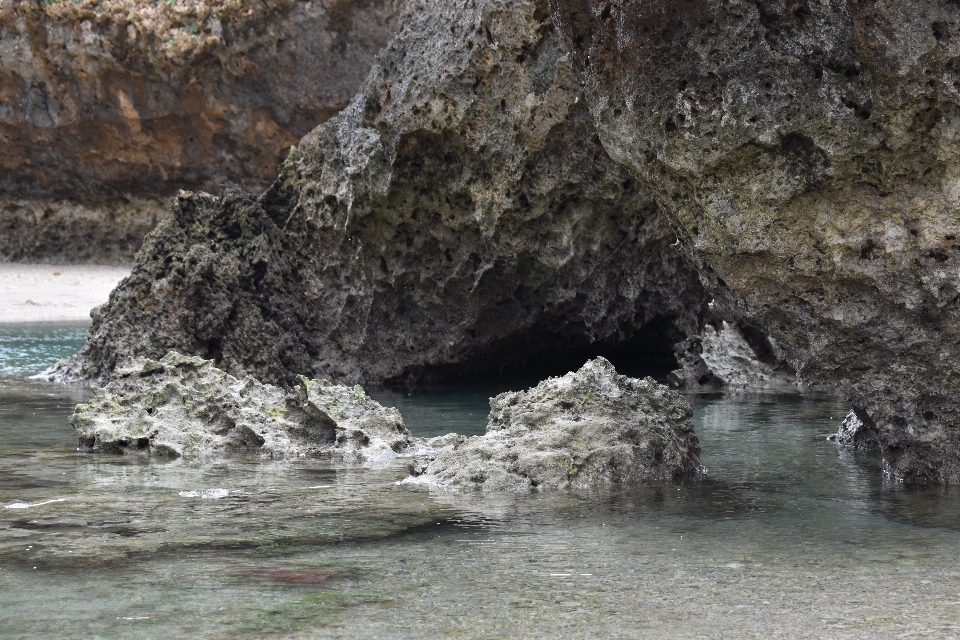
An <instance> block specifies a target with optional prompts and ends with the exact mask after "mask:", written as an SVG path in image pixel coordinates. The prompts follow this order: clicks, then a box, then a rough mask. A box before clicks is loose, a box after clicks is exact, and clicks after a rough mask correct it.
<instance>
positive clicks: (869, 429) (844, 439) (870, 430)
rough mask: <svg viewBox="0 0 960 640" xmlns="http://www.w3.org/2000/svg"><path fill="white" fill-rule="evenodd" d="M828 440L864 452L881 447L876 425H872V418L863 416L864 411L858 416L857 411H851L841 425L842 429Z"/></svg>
mask: <svg viewBox="0 0 960 640" xmlns="http://www.w3.org/2000/svg"><path fill="white" fill-rule="evenodd" d="M827 440H830V441H831V442H836V443H837V444H839V445H841V446H844V447H853V448H854V449H862V450H864V451H871V450H875V449H876V448H877V447H878V446H879V443H878V442H877V428H876V425H874V424H872V422H871V421H870V418H869V417H867V416H865V415H863V412H862V411H861V412H860V415H857V410H856V409H851V410H850V412H849V413H847V415H846V417H845V418H844V419H843V422H841V423H840V428H839V429H838V430H837V432H836V433H835V434H833V435H832V436H829V437H828V438H827Z"/></svg>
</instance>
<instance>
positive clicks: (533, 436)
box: [404, 358, 702, 491]
mask: <svg viewBox="0 0 960 640" xmlns="http://www.w3.org/2000/svg"><path fill="white" fill-rule="evenodd" d="M692 415H693V411H692V410H691V409H690V405H689V404H688V403H687V401H686V400H685V399H684V398H683V397H682V396H680V395H678V394H677V393H675V392H673V391H671V390H670V389H668V388H667V387H665V386H663V385H660V384H658V383H657V382H655V381H654V380H653V379H652V378H645V379H643V380H637V379H634V378H628V377H626V376H622V375H619V374H618V373H617V372H616V370H615V369H614V367H613V365H612V364H610V362H608V361H607V360H605V359H604V358H597V359H595V360H592V361H589V362H587V363H586V364H585V365H583V367H581V368H580V370H579V371H576V372H571V373H568V374H566V375H565V376H562V377H559V378H549V379H547V380H545V381H543V382H541V383H540V384H539V385H537V386H536V387H534V388H532V389H529V390H527V391H520V392H508V393H502V394H500V395H499V396H497V397H495V398H491V400H490V417H489V422H488V425H487V433H486V435H483V436H474V437H472V438H463V437H457V436H445V437H444V438H445V439H446V440H444V439H434V440H433V441H431V442H429V443H428V444H430V445H432V446H433V447H435V448H437V449H438V450H439V453H437V454H435V455H434V456H432V459H431V457H427V458H422V459H419V460H418V462H417V463H415V465H414V468H413V471H412V475H411V476H410V477H409V478H407V479H406V480H404V482H406V483H409V484H428V485H434V486H438V487H441V488H444V489H448V490H454V491H465V490H466V491H469V490H474V489H480V490H512V491H528V490H531V489H537V490H549V489H565V488H587V487H596V486H604V485H607V486H610V485H614V486H627V485H636V484H641V483H644V482H648V481H662V480H679V479H683V478H693V477H697V476H699V475H700V474H701V473H702V468H701V466H700V443H699V441H698V440H697V436H696V435H695V434H694V431H693V424H692V422H691V420H690V419H691V417H692Z"/></svg>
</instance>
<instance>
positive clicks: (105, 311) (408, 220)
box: [59, 0, 706, 385]
mask: <svg viewBox="0 0 960 640" xmlns="http://www.w3.org/2000/svg"><path fill="white" fill-rule="evenodd" d="M400 23H401V25H402V27H401V30H400V33H399V34H398V35H397V37H396V38H395V39H394V40H393V42H392V43H391V44H390V45H388V46H387V47H386V49H385V50H384V51H383V52H382V53H381V55H380V56H379V59H378V62H377V63H376V65H375V66H374V68H373V70H372V71H371V73H370V75H369V76H368V79H367V81H366V84H365V85H364V86H363V88H362V89H361V90H360V92H359V94H358V95H357V97H356V98H355V99H354V101H353V102H352V103H351V105H350V106H349V107H347V108H346V109H345V110H344V111H343V112H341V113H340V114H339V115H337V116H336V117H335V118H333V119H332V120H330V121H329V122H327V123H325V124H324V125H322V126H320V127H318V128H317V129H315V130H314V131H313V132H311V133H310V134H308V135H307V136H306V137H304V139H303V140H302V141H301V142H300V144H299V145H298V147H297V148H296V149H294V150H293V151H292V152H291V154H290V156H289V158H288V159H287V160H286V162H285V163H284V164H283V166H282V169H281V172H280V177H279V178H278V180H277V182H276V183H275V185H274V186H273V187H272V188H271V189H270V190H269V191H268V192H267V193H266V194H264V195H263V196H262V197H260V198H255V197H253V196H249V195H244V194H242V193H240V192H237V191H226V192H223V193H221V194H220V196H211V195H207V194H202V193H187V192H183V193H181V194H180V196H179V197H178V198H177V200H176V202H175V203H174V204H173V206H172V208H171V214H170V216H169V217H168V218H167V220H165V221H164V222H163V223H161V225H160V226H159V227H158V228H157V229H156V230H155V231H154V232H153V233H152V234H151V235H150V236H149V237H148V238H147V239H146V240H145V242H144V245H143V248H142V249H141V251H140V253H139V254H138V256H137V257H136V264H135V266H134V270H133V273H132V275H131V277H130V278H129V279H128V280H127V281H126V282H124V283H123V284H122V285H121V286H120V287H119V288H118V289H117V290H116V291H115V293H114V294H113V296H112V297H111V300H110V302H109V303H107V304H106V305H105V306H104V307H101V308H100V309H99V311H98V312H97V313H96V316H95V318H94V322H93V327H92V328H91V334H90V339H89V341H88V343H87V345H86V347H85V348H84V349H83V351H82V352H81V353H80V354H78V355H77V356H76V357H75V358H74V359H72V360H71V361H70V362H66V363H64V364H63V365H61V367H60V371H59V372H60V374H61V375H66V376H67V377H72V378H85V379H91V378H92V379H97V378H101V377H108V376H110V375H111V373H112V371H113V370H114V368H115V367H116V366H117V365H118V364H119V363H121V362H122V361H123V360H124V359H125V358H127V357H130V356H140V357H151V358H158V357H161V356H162V355H163V354H165V353H166V352H167V350H168V349H171V348H176V349H178V350H179V351H181V352H184V353H191V354H195V355H198V356H201V357H205V358H210V359H214V360H215V361H216V362H217V365H218V366H219V367H221V368H222V369H224V370H225V371H227V372H229V373H231V374H233V375H237V376H241V375H243V374H246V373H251V374H253V375H255V376H257V378H258V379H260V380H263V381H265V382H270V383H281V384H286V385H289V384H292V383H293V382H294V380H295V378H296V375H297V374H305V375H309V376H311V377H323V378H329V379H331V380H334V381H338V382H350V383H354V382H364V383H380V382H382V381H384V380H387V379H394V380H398V379H399V380H405V381H414V382H415V381H417V380H422V379H423V378H425V377H429V376H431V375H446V374H449V373H451V372H452V373H454V374H464V373H468V372H471V373H472V372H477V371H478V370H491V369H496V368H498V367H502V366H504V365H505V364H511V363H515V362H517V361H522V360H523V359H524V358H527V357H533V356H535V355H538V354H543V353H555V352H559V351H561V350H564V349H571V350H573V349H580V348H587V347H589V345H591V344H592V343H595V342H597V341H605V342H606V343H608V344H611V343H621V342H625V341H628V340H631V339H632V338H634V337H635V336H637V335H638V334H642V333H643V332H644V331H645V330H646V329H648V328H651V327H656V328H657V329H656V330H657V331H658V334H657V337H658V338H660V340H659V341H658V345H663V344H668V343H669V342H671V341H674V340H677V339H680V338H682V337H685V336H686V335H690V334H692V333H696V332H697V330H698V329H699V315H700V314H701V313H702V310H703V308H704V307H705V303H706V296H705V294H704V291H703V288H702V287H701V285H700V283H699V280H698V277H697V275H696V272H695V271H694V269H693V268H692V267H690V266H689V265H688V264H686V262H685V260H684V259H683V258H682V256H681V255H680V253H679V252H678V250H677V248H676V247H671V245H672V244H673V241H674V234H673V231H672V229H671V228H670V226H669V224H668V223H667V221H666V219H665V218H664V217H663V216H662V214H661V213H660V211H659V209H658V208H657V207H656V206H655V205H654V203H653V201H652V200H651V199H650V198H649V197H648V196H647V194H646V193H645V192H644V191H643V190H642V189H640V188H639V187H638V185H637V183H636V181H635V180H634V179H633V178H631V176H630V175H629V173H628V171H627V170H626V169H624V168H623V167H620V166H618V165H617V164H616V163H614V162H613V161H612V160H611V159H610V157H609V156H608V155H607V154H606V152H605V151H604V150H603V147H602V145H601V144H600V141H599V139H598V138H597V135H596V131H595V130H594V127H593V123H592V119H591V117H590V113H589V111H588V110H587V108H586V106H585V103H584V100H583V97H582V92H581V87H580V82H579V80H578V79H577V77H576V75H575V73H574V71H573V69H572V67H571V65H570V63H569V60H568V59H567V55H566V54H565V52H564V51H563V50H562V48H561V46H560V42H559V38H558V36H557V34H556V33H555V31H554V28H553V25H552V23H551V22H550V19H549V15H548V13H547V10H546V2H545V0H520V1H517V2H509V3H507V2H503V3H501V2H496V1H494V0H481V1H479V2H476V3H471V4H469V5H464V4H462V3H460V2H455V1H452V0H442V1H438V2H431V3H411V4H410V6H409V7H408V8H407V10H406V11H405V12H404V13H403V15H402V19H401V21H400ZM441 367H442V368H443V369H442V370H439V372H438V368H441Z"/></svg>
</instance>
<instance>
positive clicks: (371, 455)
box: [70, 352, 412, 462]
mask: <svg viewBox="0 0 960 640" xmlns="http://www.w3.org/2000/svg"><path fill="white" fill-rule="evenodd" d="M94 391H95V394H96V397H95V398H94V399H93V400H91V401H90V402H88V403H86V404H80V405H77V408H76V411H75V412H74V414H73V415H72V416H71V417H70V424H72V425H73V427H74V429H76V431H77V437H78V440H79V448H80V449H81V450H85V451H94V452H108V453H109V452H112V453H144V454H149V455H158V456H171V457H185V458H197V457H204V456H210V455H214V456H216V455H222V454H224V453H226V452H229V451H252V452H256V453H260V454H263V455H269V456H302V455H325V456H333V457H336V458H339V459H343V460H348V461H349V460H355V461H367V462H372V461H378V460H388V459H391V458H394V457H396V455H397V453H399V452H402V451H404V450H405V449H406V448H407V447H408V446H409V445H410V444H411V442H412V438H411V436H410V432H409V431H407V429H406V427H404V425H403V419H402V418H401V417H400V414H399V413H398V412H397V410H396V409H386V408H384V407H382V406H380V405H379V404H378V403H377V402H375V401H374V400H372V399H370V398H369V397H367V395H366V394H365V393H364V392H363V390H362V389H360V387H352V388H351V387H345V386H341V385H333V384H330V383H328V382H324V381H319V380H308V379H306V378H300V380H299V382H298V384H297V386H296V387H295V388H294V389H293V391H292V392H290V393H289V394H288V393H287V392H285V391H284V390H283V389H280V388H278V387H274V386H272V385H269V384H261V383H259V382H258V381H257V380H255V379H254V378H252V377H250V376H247V377H245V378H243V379H237V378H234V377H233V376H231V375H229V374H227V373H224V372H223V371H221V370H219V369H217V368H216V367H214V365H213V363H212V362H210V361H209V360H203V359H201V358H197V357H192V356H183V355H181V354H179V353H176V352H170V353H169V354H167V355H166V356H165V357H164V358H163V359H162V360H160V361H155V360H147V359H140V360H131V361H128V362H127V363H125V364H124V366H123V367H121V369H120V370H119V371H118V372H117V375H116V376H115V377H114V379H113V380H112V381H111V382H110V384H108V385H106V386H105V387H103V388H99V387H98V388H96V389H95V390H94Z"/></svg>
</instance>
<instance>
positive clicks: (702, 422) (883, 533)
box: [0, 326, 960, 638]
mask: <svg viewBox="0 0 960 640" xmlns="http://www.w3.org/2000/svg"><path fill="white" fill-rule="evenodd" d="M84 331H85V329H84V327H82V326H33V327H13V328H5V329H0V637H2V638H54V637H56V638H61V637H70V638H98V637H99V638H126V637H130V638H157V637H167V638H180V637H190V638H647V637H650V638H659V637H664V638H675V637H718V638H719V637H725V638H740V637H763V638H769V637H784V638H788V637H789V638H795V637H828V638H847V637H851V638H876V637H889V638H901V637H917V636H920V637H958V636H960V493H958V492H957V491H956V490H954V489H937V488H913V487H911V488H904V487H900V486H897V485H892V484H889V483H887V482H885V481H884V478H883V476H882V474H881V471H880V467H879V464H878V461H877V460H876V459H874V458H871V457H869V456H863V455H860V454H856V453H853V452H849V451H843V450H838V449H837V447H836V446H834V445H833V444H831V443H829V442H827V441H826V440H825V436H826V435H827V434H828V433H830V432H832V431H835V430H836V428H837V425H838V424H839V420H840V419H841V418H842V416H843V415H844V414H845V413H846V410H847V407H846V405H845V404H844V403H843V402H840V401H838V400H836V399H832V398H829V397H824V396H816V395H799V394H792V395H790V394H788V395H729V396H710V397H691V402H692V404H693V405H694V408H695V413H696V417H695V421H696V427H697V433H698V435H699V436H700V440H701V443H702V445H703V460H704V463H705V464H706V466H707V467H708V469H709V474H708V477H707V479H706V480H704V481H702V482H696V483H689V484H682V485H670V484H666V485H660V486H651V487H647V488H644V489H641V490H633V491H610V490H602V491H601V490H598V491H593V492H577V493H566V492H565V493H552V494H549V493H541V494H524V495H515V494H509V495H501V494H492V495H467V496H463V495H459V496H458V495H448V494H445V493H442V492H437V491H432V492H431V491H429V490H424V489H420V488H415V487H408V486H397V485H396V484H394V482H395V481H396V480H397V479H399V478H402V477H403V476H404V475H405V469H404V462H403V461H402V460H401V461H398V462H397V463H396V464H395V465H393V466H391V467H388V468H385V469H366V468H363V467H359V466H349V465H343V464H340V465H337V464H331V463H328V462H323V461H318V460H293V461H266V460H259V459H257V458H253V457H247V456H242V455H238V456H234V457H231V458H228V459H226V460H221V461H216V462H208V463H183V462H176V461H175V462H160V461H151V460H143V459H135V458H130V457H122V456H109V455H91V454H81V453H78V452H76V451H75V444H76V443H75V439H74V435H73V432H72V429H71V428H70V426H69V424H68V422H67V418H68V416H69V414H70V413H71V411H72V408H73V405H74V404H75V403H77V402H80V401H82V400H84V399H85V398H86V397H88V396H89V390H87V389H84V388H79V387H67V386H56V385H51V384H47V383H39V382H32V381H28V380H25V378H26V376H28V375H30V374H32V373H36V372H39V371H40V370H42V369H43V368H45V367H46V366H48V365H49V364H51V363H52V362H53V361H54V360H56V359H57V358H58V357H61V356H63V355H67V354H69V353H72V352H73V351H75V350H76V349H77V348H78V347H79V346H80V345H81V344H82V342H83V337H84ZM614 364H617V363H616V362H614ZM561 373H562V372H561ZM534 382H536V381H535V380H532V381H528V382H527V383H526V384H532V383H534ZM518 384H520V383H519V382H518V381H511V382H509V383H507V382H497V381H488V382H487V383H484V384H477V385H473V386H469V385H468V386H460V387H458V388H456V389H447V390H444V389H440V390H436V391H433V392H430V393H424V394H413V395H407V394H405V393H402V392H394V391H382V390H381V391H375V392H374V395H375V397H377V398H378V399H379V400H381V401H382V402H384V403H387V404H392V405H394V406H397V407H398V408H399V409H400V411H401V413H402V414H403V416H404V419H405V420H406V422H407V425H408V427H410V429H411V430H412V431H413V432H414V433H415V434H418V435H434V434H438V433H444V432H447V431H451V430H454V431H459V432H462V433H480V432H482V431H483V427H484V424H485V421H486V411H487V404H486V403H487V398H488V397H489V396H490V395H492V394H494V393H496V392H499V391H503V390H504V387H505V386H516V385H518Z"/></svg>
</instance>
